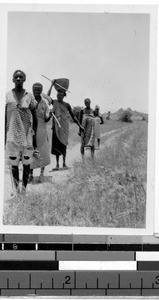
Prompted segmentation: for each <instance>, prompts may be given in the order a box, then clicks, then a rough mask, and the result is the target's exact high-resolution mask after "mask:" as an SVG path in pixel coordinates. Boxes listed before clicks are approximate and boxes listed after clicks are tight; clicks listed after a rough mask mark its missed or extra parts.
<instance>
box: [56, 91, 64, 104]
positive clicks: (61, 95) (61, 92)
mask: <svg viewBox="0 0 159 300" xmlns="http://www.w3.org/2000/svg"><path fill="white" fill-rule="evenodd" d="M64 97H66V92H65V91H64V90H59V91H58V93H57V99H58V101H63V98H64Z"/></svg>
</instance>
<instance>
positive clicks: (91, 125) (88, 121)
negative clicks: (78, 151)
mask: <svg viewBox="0 0 159 300" xmlns="http://www.w3.org/2000/svg"><path fill="white" fill-rule="evenodd" d="M82 126H83V127H84V129H85V131H84V136H83V141H82V144H83V147H94V142H95V119H94V115H93V113H90V114H85V113H84V114H83V120H82Z"/></svg>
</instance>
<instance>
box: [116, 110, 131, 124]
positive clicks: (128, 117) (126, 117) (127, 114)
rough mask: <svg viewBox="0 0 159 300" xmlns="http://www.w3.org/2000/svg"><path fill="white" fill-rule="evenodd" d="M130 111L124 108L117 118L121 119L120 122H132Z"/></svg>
mask: <svg viewBox="0 0 159 300" xmlns="http://www.w3.org/2000/svg"><path fill="white" fill-rule="evenodd" d="M131 117H132V112H130V111H128V110H124V111H123V112H122V113H121V115H120V117H119V120H120V121H122V122H127V123H131V122H132V119H131Z"/></svg>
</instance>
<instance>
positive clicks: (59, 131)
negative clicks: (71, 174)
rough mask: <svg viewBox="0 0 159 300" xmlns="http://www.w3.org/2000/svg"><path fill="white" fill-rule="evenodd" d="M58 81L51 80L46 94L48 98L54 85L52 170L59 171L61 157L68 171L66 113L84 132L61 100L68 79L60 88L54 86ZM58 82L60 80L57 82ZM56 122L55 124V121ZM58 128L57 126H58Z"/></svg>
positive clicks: (63, 80)
mask: <svg viewBox="0 0 159 300" xmlns="http://www.w3.org/2000/svg"><path fill="white" fill-rule="evenodd" d="M57 81H58V80H53V81H52V83H51V87H50V89H49V91H48V93H47V95H48V96H50V94H51V91H52V87H53V86H54V85H55V88H56V90H57V100H52V104H53V113H54V115H55V117H56V118H54V117H53V126H52V148H51V153H52V154H53V155H55V156H56V167H55V168H54V169H53V170H59V157H60V155H62V156H63V169H66V170H67V169H68V167H67V165H66V148H67V145H68V134H69V121H68V113H69V114H70V116H71V117H72V119H73V121H74V122H75V123H76V124H77V125H78V126H79V127H80V129H81V130H84V129H83V127H82V126H81V125H80V123H79V121H78V120H77V118H76V117H75V116H74V114H73V111H72V108H71V105H70V104H69V103H67V102H64V101H63V99H64V97H65V96H66V90H67V88H68V79H61V81H62V83H61V82H60V83H61V84H60V87H59V86H58V85H56V82H57ZM59 81H60V80H59ZM56 119H57V120H58V122H57V120H56ZM58 123H59V124H60V126H59V124H58Z"/></svg>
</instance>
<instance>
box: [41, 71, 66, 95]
mask: <svg viewBox="0 0 159 300" xmlns="http://www.w3.org/2000/svg"><path fill="white" fill-rule="evenodd" d="M41 76H43V77H44V78H46V79H48V80H49V81H51V82H52V80H51V79H49V78H48V77H46V76H44V75H42V74H41ZM55 84H57V85H58V86H59V87H61V88H62V89H64V90H65V91H67V89H65V88H64V87H63V86H62V85H60V84H59V83H57V82H55ZM67 92H69V93H70V91H67Z"/></svg>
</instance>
